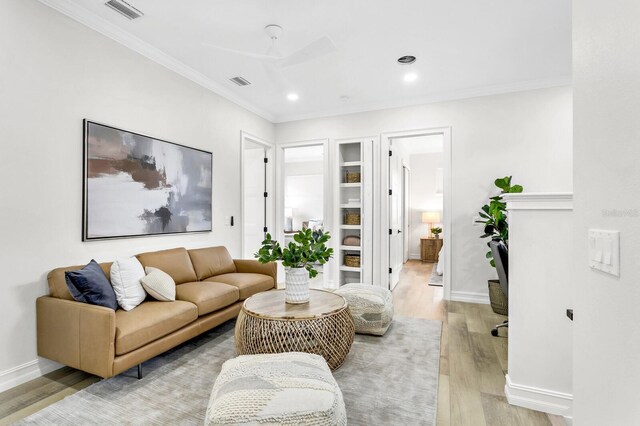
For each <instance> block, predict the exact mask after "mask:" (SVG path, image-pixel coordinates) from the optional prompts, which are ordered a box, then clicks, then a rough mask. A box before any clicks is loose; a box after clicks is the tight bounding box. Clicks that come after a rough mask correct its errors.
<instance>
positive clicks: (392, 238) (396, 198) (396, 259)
mask: <svg viewBox="0 0 640 426" xmlns="http://www.w3.org/2000/svg"><path fill="white" fill-rule="evenodd" d="M391 152H393V141H392V142H391ZM402 179H403V176H402V161H401V159H400V156H399V155H390V156H389V189H390V194H389V209H390V210H389V219H390V220H389V265H390V269H391V270H390V271H389V274H390V276H389V285H390V287H391V289H393V288H394V287H395V286H396V284H398V281H399V280H400V270H401V269H402V264H403V252H404V249H403V241H402V201H403V200H402Z"/></svg>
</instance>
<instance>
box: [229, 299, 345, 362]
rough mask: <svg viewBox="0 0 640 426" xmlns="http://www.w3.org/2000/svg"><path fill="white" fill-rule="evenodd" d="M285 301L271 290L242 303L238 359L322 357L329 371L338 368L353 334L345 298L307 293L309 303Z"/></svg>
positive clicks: (237, 347)
mask: <svg viewBox="0 0 640 426" xmlns="http://www.w3.org/2000/svg"><path fill="white" fill-rule="evenodd" d="M284 300H285V294H284V290H271V291H265V292H262V293H258V294H255V295H253V296H251V297H250V298H248V299H247V300H245V301H244V304H243V305H242V310H241V311H240V313H239V314H238V320H237V322H236V352H237V353H238V355H253V354H273V353H282V352H308V353H312V354H317V355H321V356H323V357H324V359H325V360H326V361H327V364H329V367H330V368H331V370H335V369H337V368H338V367H340V366H341V365H342V363H343V362H344V360H345V358H346V357H347V354H348V353H349V350H350V349H351V344H352V343H353V338H354V334H355V325H354V323H353V318H352V317H351V312H350V311H349V306H348V304H347V301H346V300H345V299H344V297H342V296H340V295H337V294H334V293H331V292H328V291H324V290H310V300H309V303H303V304H299V305H292V304H288V303H285V301H284Z"/></svg>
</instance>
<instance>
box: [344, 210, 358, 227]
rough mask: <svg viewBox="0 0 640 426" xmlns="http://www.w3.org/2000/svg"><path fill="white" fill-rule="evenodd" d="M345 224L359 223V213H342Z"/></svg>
mask: <svg viewBox="0 0 640 426" xmlns="http://www.w3.org/2000/svg"><path fill="white" fill-rule="evenodd" d="M344 224H345V225H360V213H345V214H344Z"/></svg>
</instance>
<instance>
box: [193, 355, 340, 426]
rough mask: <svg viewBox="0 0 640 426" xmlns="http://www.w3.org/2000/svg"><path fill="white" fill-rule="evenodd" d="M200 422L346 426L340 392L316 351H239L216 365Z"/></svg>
mask: <svg viewBox="0 0 640 426" xmlns="http://www.w3.org/2000/svg"><path fill="white" fill-rule="evenodd" d="M204 423H205V425H211V426H213V425H257V424H260V425H318V426H321V425H327V426H329V425H346V424H347V413H346V411H345V407H344V401H343V399H342V392H341V391H340V388H339V387H338V384H337V383H336V381H335V380H334V378H333V375H332V374H331V370H329V366H327V362H326V361H325V360H324V358H322V357H321V356H319V355H313V354H307V353H302V352H288V353H282V354H265V355H242V356H239V357H237V358H234V359H231V360H229V361H227V362H225V363H224V364H223V365H222V371H221V372H220V375H219V376H218V378H217V379H216V382H215V384H214V385H213V391H212V392H211V398H210V400H209V406H208V408H207V415H206V417H205V422H204Z"/></svg>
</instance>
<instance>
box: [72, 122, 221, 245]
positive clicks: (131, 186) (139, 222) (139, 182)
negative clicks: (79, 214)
mask: <svg viewBox="0 0 640 426" xmlns="http://www.w3.org/2000/svg"><path fill="white" fill-rule="evenodd" d="M212 171H213V155H212V154H211V153H210V152H207V151H203V150H200V149H195V148H189V147H187V146H184V145H179V144H177V143H173V142H167V141H163V140H160V139H156V138H153V137H150V136H145V135H141V134H138V133H133V132H128V131H125V130H122V129H118V128H115V127H111V126H107V125H104V124H100V123H96V122H93V121H89V120H84V185H83V206H84V208H83V233H82V235H83V238H82V239H83V241H88V240H99V239H106V238H126V237H143V236H149V235H164V234H180V233H187V232H210V231H211V209H212V195H211V185H212V181H211V179H212Z"/></svg>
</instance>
